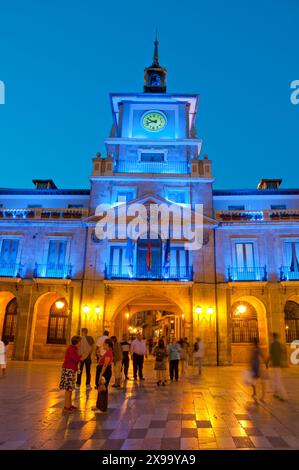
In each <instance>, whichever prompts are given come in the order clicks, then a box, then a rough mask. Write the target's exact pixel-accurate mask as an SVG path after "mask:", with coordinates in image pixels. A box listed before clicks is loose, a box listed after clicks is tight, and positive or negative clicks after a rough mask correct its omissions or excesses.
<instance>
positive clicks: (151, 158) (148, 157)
mask: <svg viewBox="0 0 299 470" xmlns="http://www.w3.org/2000/svg"><path fill="white" fill-rule="evenodd" d="M140 162H146V163H148V162H165V154H164V153H157V152H154V153H149V152H146V153H140Z"/></svg>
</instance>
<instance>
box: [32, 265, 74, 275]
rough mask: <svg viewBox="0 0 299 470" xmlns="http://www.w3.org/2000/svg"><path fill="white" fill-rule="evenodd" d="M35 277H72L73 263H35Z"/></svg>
mask: <svg viewBox="0 0 299 470" xmlns="http://www.w3.org/2000/svg"><path fill="white" fill-rule="evenodd" d="M33 277H34V278H55V279H71V278H72V265H71V264H51V263H50V264H35V268H34V272H33Z"/></svg>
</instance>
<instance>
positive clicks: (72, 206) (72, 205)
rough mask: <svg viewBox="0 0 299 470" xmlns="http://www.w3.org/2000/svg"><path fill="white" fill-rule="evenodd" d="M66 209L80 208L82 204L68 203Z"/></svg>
mask: <svg viewBox="0 0 299 470" xmlns="http://www.w3.org/2000/svg"><path fill="white" fill-rule="evenodd" d="M67 207H68V209H81V208H82V207H84V206H83V204H68V206H67Z"/></svg>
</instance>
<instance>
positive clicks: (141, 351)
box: [131, 333, 147, 380]
mask: <svg viewBox="0 0 299 470" xmlns="http://www.w3.org/2000/svg"><path fill="white" fill-rule="evenodd" d="M131 355H132V359H133V371H134V380H137V373H138V375H139V379H140V380H144V377H143V373H142V369H143V362H144V356H145V357H146V358H147V350H146V344H145V341H144V339H142V335H141V333H138V335H137V338H136V339H134V341H132V344H131Z"/></svg>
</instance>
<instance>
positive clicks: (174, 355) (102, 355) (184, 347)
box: [59, 328, 204, 413]
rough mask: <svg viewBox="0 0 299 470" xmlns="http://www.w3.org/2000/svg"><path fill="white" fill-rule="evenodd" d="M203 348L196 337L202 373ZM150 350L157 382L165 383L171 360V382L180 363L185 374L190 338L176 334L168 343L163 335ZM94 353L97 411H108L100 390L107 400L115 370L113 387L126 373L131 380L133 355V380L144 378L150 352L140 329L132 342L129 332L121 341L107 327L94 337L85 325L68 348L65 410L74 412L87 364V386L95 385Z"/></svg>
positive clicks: (64, 376) (63, 375) (63, 376)
mask: <svg viewBox="0 0 299 470" xmlns="http://www.w3.org/2000/svg"><path fill="white" fill-rule="evenodd" d="M203 350H204V345H203V343H202V342H201V340H200V338H197V339H196V342H195V343H194V346H193V357H194V362H195V364H196V365H197V367H198V373H199V374H201V367H202V357H203ZM151 352H152V354H153V356H154V358H155V365H154V369H155V371H156V374H157V386H160V385H162V386H165V385H166V382H167V377H166V371H167V364H168V363H169V378H170V381H171V382H172V381H173V380H175V381H178V379H179V363H181V374H182V375H184V374H185V372H186V368H187V366H188V361H189V358H190V345H189V342H188V339H187V338H184V339H181V340H179V341H176V339H175V338H173V339H172V340H171V342H170V343H169V344H167V341H166V338H165V337H162V338H160V339H159V341H158V344H157V345H156V346H154V347H153V348H152V351H151ZM93 353H95V356H96V360H97V366H96V374H95V388H96V389H97V390H98V400H97V404H96V406H95V407H94V411H96V412H97V411H99V410H101V411H105V410H103V409H102V408H103V407H101V406H100V405H99V403H100V398H101V396H100V394H104V393H106V398H105V400H106V402H107V399H108V395H107V394H108V386H109V383H110V380H111V377H112V373H113V375H114V384H113V385H112V387H114V388H120V387H121V382H122V376H123V375H124V380H125V381H126V380H131V379H130V378H129V376H128V373H129V364H130V359H131V360H132V363H133V380H135V381H136V380H137V379H138V378H139V380H140V381H142V380H145V379H144V376H143V364H144V358H147V356H148V349H147V345H146V342H145V339H144V338H143V336H142V335H141V333H138V334H137V336H136V338H135V339H134V340H133V341H132V342H130V341H129V340H128V339H127V337H126V335H123V338H122V340H121V341H118V339H117V337H116V336H111V337H110V336H109V332H108V331H107V330H105V331H104V333H103V335H102V336H100V337H99V338H97V340H96V341H94V339H93V337H92V336H89V335H88V330H87V328H82V330H81V336H73V338H72V340H71V345H70V346H69V347H68V348H67V350H66V353H65V359H64V362H63V366H62V373H61V380H60V385H59V387H60V389H63V390H65V405H64V412H68V413H71V412H73V411H75V410H76V407H75V406H74V405H73V404H72V392H73V390H74V389H75V388H80V386H81V381H82V373H83V370H84V367H85V371H86V389H87V390H88V389H91V388H92V386H91V363H92V355H93ZM104 408H105V406H104Z"/></svg>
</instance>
